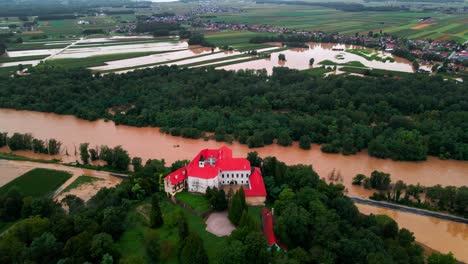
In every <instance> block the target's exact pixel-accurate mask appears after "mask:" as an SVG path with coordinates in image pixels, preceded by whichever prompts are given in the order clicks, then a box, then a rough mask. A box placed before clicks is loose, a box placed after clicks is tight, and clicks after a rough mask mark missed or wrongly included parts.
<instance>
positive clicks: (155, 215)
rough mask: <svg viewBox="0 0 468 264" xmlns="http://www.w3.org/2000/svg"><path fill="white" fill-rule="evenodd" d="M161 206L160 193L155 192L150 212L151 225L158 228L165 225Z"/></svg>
mask: <svg viewBox="0 0 468 264" xmlns="http://www.w3.org/2000/svg"><path fill="white" fill-rule="evenodd" d="M163 223H164V221H163V218H162V213H161V208H160V206H159V196H158V194H153V196H152V197H151V212H150V227H152V228H158V227H161V226H162V225H163Z"/></svg>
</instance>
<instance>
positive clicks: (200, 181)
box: [164, 147, 266, 205]
mask: <svg viewBox="0 0 468 264" xmlns="http://www.w3.org/2000/svg"><path fill="white" fill-rule="evenodd" d="M208 187H210V188H217V189H238V188H240V187H243V188H244V192H245V198H246V202H247V203H248V204H250V205H262V204H264V203H265V200H266V189H265V184H264V183H263V177H262V173H261V171H260V168H256V167H253V166H251V165H250V162H249V161H248V160H247V159H245V158H233V157H232V150H231V149H230V148H228V147H222V148H219V149H204V150H202V151H200V153H198V155H197V156H195V158H193V160H192V161H191V162H190V163H189V164H188V165H186V166H184V167H182V168H180V169H178V170H176V171H174V172H172V173H171V174H169V175H167V176H166V177H165V178H164V190H165V191H166V193H168V194H171V195H174V194H176V193H177V192H180V191H183V190H187V191H189V192H193V193H205V192H206V189H207V188H208Z"/></svg>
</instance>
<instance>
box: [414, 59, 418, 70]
mask: <svg viewBox="0 0 468 264" xmlns="http://www.w3.org/2000/svg"><path fill="white" fill-rule="evenodd" d="M413 68H414V70H415V71H417V70H419V63H418V61H417V60H414V61H413Z"/></svg>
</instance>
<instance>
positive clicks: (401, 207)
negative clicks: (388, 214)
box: [349, 197, 468, 224]
mask: <svg viewBox="0 0 468 264" xmlns="http://www.w3.org/2000/svg"><path fill="white" fill-rule="evenodd" d="M349 198H351V200H353V201H354V202H355V203H359V204H366V205H371V206H377V207H383V208H388V209H392V210H397V211H402V212H407V213H412V214H417V215H423V216H429V217H435V218H439V219H443V220H448V221H454V222H459V223H464V224H468V219H466V218H463V217H458V216H454V215H448V214H444V213H439V212H434V211H429V210H424V209H419V208H414V207H408V206H404V205H400V204H394V203H388V202H381V201H374V200H370V199H365V198H359V197H349Z"/></svg>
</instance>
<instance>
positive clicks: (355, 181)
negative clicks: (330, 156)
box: [352, 174, 366, 185]
mask: <svg viewBox="0 0 468 264" xmlns="http://www.w3.org/2000/svg"><path fill="white" fill-rule="evenodd" d="M365 178H366V175H364V174H357V175H356V176H354V178H353V182H352V184H353V185H362V181H363V180H364V179H365Z"/></svg>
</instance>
